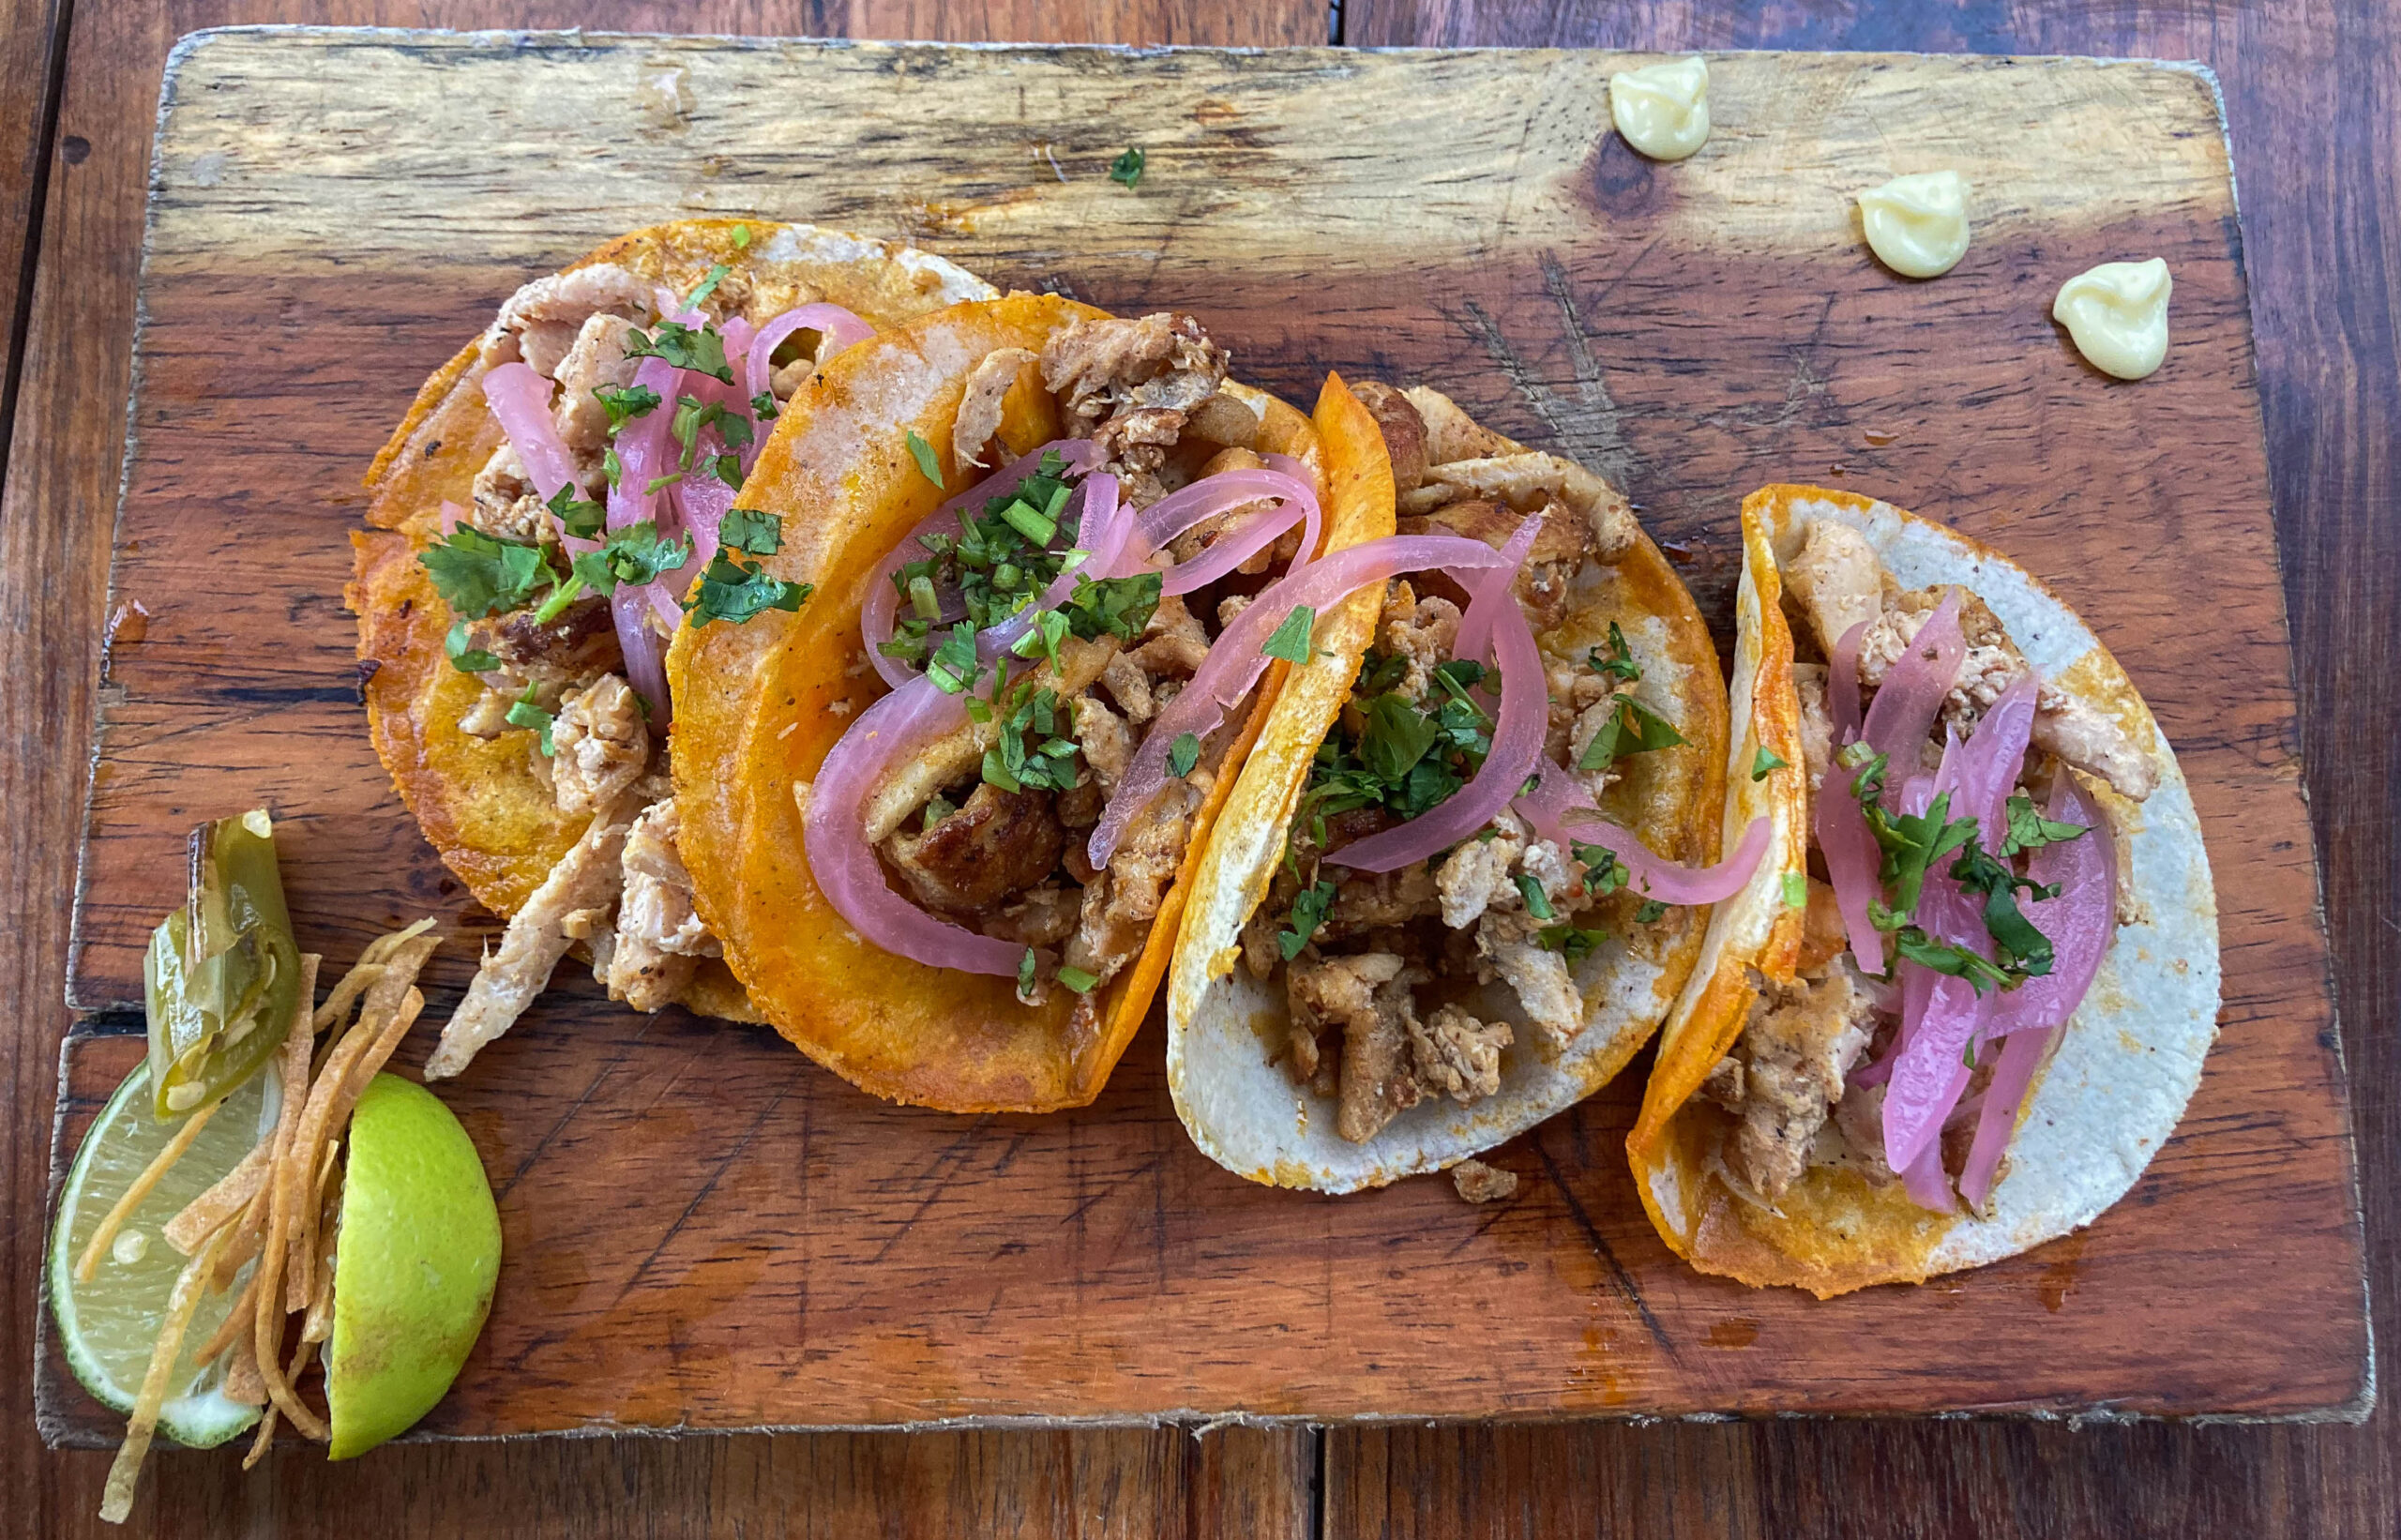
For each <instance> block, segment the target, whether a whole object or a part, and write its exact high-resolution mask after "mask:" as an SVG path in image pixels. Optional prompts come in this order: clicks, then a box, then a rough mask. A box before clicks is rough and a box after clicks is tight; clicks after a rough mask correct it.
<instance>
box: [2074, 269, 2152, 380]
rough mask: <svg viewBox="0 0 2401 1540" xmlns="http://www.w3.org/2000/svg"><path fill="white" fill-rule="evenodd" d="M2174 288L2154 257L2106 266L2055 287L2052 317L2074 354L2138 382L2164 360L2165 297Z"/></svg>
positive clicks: (2117, 374) (2123, 378)
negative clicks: (2057, 292)
mask: <svg viewBox="0 0 2401 1540" xmlns="http://www.w3.org/2000/svg"><path fill="white" fill-rule="evenodd" d="M2174 287H2175V284H2174V282H2173V281H2172V280H2171V279H2169V278H2168V276H2167V262H2166V261H2165V260H2163V259H2161V258H2159V257H2153V258H2152V259H2151V260H2150V261H2149V262H2105V263H2103V264H2101V265H2100V266H2098V267H2095V268H2093V269H2092V270H2091V271H2090V272H2085V273H2078V274H2076V277H2074V278H2072V279H2068V280H2067V281H2066V282H2065V283H2062V284H2061V285H2060V296H2059V298H2057V299H2055V300H2053V301H2051V319H2052V320H2054V321H2057V322H2058V323H2059V324H2060V325H2063V326H2065V327H2066V328H2067V334H2068V336H2069V337H2070V338H2072V339H2074V340H2075V342H2076V352H2078V353H2080V354H2082V355H2084V356H2085V357H2086V358H2088V359H2090V360H2091V364H2092V367H2093V368H2095V369H2097V370H2101V371H2102V372H2103V373H2105V374H2114V375H2116V376H2117V377H2118V378H2119V379H2121V380H2139V379H2141V378H2142V377H2143V376H2145V375H2147V374H2149V373H2151V372H2152V370H2156V369H2157V368H2158V367H2159V366H2160V364H2161V362H2162V361H2164V360H2165V359H2166V358H2167V296H2168V294H2169V292H2170V291H2171V290H2173V289H2174Z"/></svg>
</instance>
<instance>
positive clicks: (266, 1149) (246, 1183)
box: [159, 1132, 275, 1257]
mask: <svg viewBox="0 0 2401 1540" xmlns="http://www.w3.org/2000/svg"><path fill="white" fill-rule="evenodd" d="M274 1156H275V1136H274V1134H273V1133H272V1132H270V1133H269V1134H268V1136H267V1137H266V1138H265V1139H263V1140H259V1142H258V1143H257V1144H255V1145H253V1146H251V1148H250V1153H249V1155H244V1156H243V1157H242V1159H241V1162H240V1164H238V1165H236V1166H235V1167H234V1169H233V1170H230V1171H227V1172H226V1173H225V1174H224V1175H223V1176H220V1177H219V1178H218V1179H217V1183H216V1185H214V1186H212V1187H210V1188H209V1189H208V1190H207V1191H206V1192H204V1193H202V1194H201V1195H200V1196H199V1197H197V1198H195V1199H193V1200H191V1201H190V1202H189V1203H186V1204H185V1205H184V1207H183V1212H182V1213H180V1214H178V1215H175V1216H174V1218H172V1219H170V1220H168V1221H167V1223H166V1225H165V1227H164V1228H162V1229H161V1230H159V1234H161V1235H164V1236H165V1237H166V1238H167V1244H168V1245H169V1246H174V1248H175V1250H176V1251H178V1252H179V1253H181V1254H182V1255H184V1256H187V1257H189V1256H190V1255H191V1254H192V1253H193V1252H195V1251H197V1250H199V1249H200V1244H201V1243H202V1242H203V1241H204V1240H206V1239H208V1237H209V1236H210V1235H211V1234H213V1233H215V1231H216V1230H217V1228H218V1227H219V1226H220V1225H222V1224H224V1223H225V1222H226V1221H228V1220H231V1219H236V1218H239V1217H241V1215H242V1214H243V1212H244V1211H245V1210H247V1209H248V1208H249V1206H250V1200H251V1199H253V1198H255V1197H257V1196H258V1192H259V1188H260V1187H262V1186H264V1185H265V1183H266V1170H267V1166H268V1164H269V1162H270V1161H272V1160H273V1158H274Z"/></svg>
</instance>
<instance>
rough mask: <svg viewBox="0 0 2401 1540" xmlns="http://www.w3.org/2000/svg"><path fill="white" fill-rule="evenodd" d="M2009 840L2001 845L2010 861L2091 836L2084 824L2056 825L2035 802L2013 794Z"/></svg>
mask: <svg viewBox="0 0 2401 1540" xmlns="http://www.w3.org/2000/svg"><path fill="white" fill-rule="evenodd" d="M2008 810H2009V837H2008V838H2005V839H2003V840H2002V841H2001V857H2002V859H2004V860H2006V859H2007V858H2008V857H2010V856H2013V855H2016V853H2018V852H2020V851H2031V850H2033V849H2035V848H2037V847H2039V846H2043V845H2057V844H2060V843H2061V842H2062V841H2065V840H2069V839H2074V838H2076V836H2078V835H2081V834H2084V833H2086V832H2087V829H2086V826H2085V825H2083V824H2081V823H2053V822H2051V821H2050V820H2049V819H2047V818H2045V817H2044V816H2043V815H2042V814H2041V813H2039V812H2036V811H2035V810H2034V799H2033V798H2032V797H2030V796H2028V795H2027V794H2026V793H2023V792H2016V793H2011V794H2010V798H2009V803H2008Z"/></svg>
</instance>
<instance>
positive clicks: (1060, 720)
mask: <svg viewBox="0 0 2401 1540" xmlns="http://www.w3.org/2000/svg"><path fill="white" fill-rule="evenodd" d="M928 672H932V671H931V670H929V671H928ZM937 683H939V681H937ZM999 688H1000V687H999V686H997V685H996V686H995V687H994V689H995V693H997V692H998V690H999ZM1000 724H1001V727H1000V734H999V738H998V741H997V742H995V743H994V744H993V746H992V747H990V748H988V749H986V750H985V751H984V778H985V779H986V780H988V781H990V782H991V783H992V784H993V785H995V786H997V787H999V788H1000V789H1001V790H1002V791H1004V792H1021V791H1023V790H1025V789H1026V788H1027V787H1029V786H1031V787H1033V788H1034V789H1035V790H1036V791H1043V792H1065V791H1066V790H1068V789H1069V788H1071V787H1073V786H1074V785H1075V784H1076V753H1077V749H1076V741H1075V740H1074V739H1073V738H1068V737H1061V736H1058V735H1057V734H1058V732H1059V731H1060V730H1061V729H1063V728H1071V727H1072V723H1070V721H1069V720H1068V708H1067V706H1066V705H1065V703H1064V702H1061V701H1060V699H1059V697H1058V694H1057V692H1056V691H1053V690H1049V689H1035V688H1034V685H1033V681H1031V680H1027V681H1025V682H1024V683H1022V684H1020V685H1019V686H1018V687H1017V689H1016V691H1015V692H1014V693H1013V694H1012V695H1010V697H1009V699H1008V702H1007V709H1006V715H1004V716H1002V717H1000Z"/></svg>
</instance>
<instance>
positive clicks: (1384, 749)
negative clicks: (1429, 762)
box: [1359, 694, 1442, 783]
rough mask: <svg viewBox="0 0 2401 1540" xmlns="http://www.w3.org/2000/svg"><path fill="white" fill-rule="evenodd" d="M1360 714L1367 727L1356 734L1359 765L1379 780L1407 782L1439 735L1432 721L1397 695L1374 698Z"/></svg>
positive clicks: (1439, 731) (1440, 734)
mask: <svg viewBox="0 0 2401 1540" xmlns="http://www.w3.org/2000/svg"><path fill="white" fill-rule="evenodd" d="M1362 714H1363V715H1364V716H1365V717H1367V731H1365V732H1362V733H1360V735H1359V762H1360V763H1361V764H1362V765H1364V766H1366V767H1367V773H1368V774H1369V775H1372V776H1374V777H1376V778H1378V779H1379V780H1383V781H1388V782H1396V783H1397V782H1399V781H1402V780H1405V779H1407V778H1408V777H1409V773H1410V771H1412V770H1413V769H1415V768H1416V767H1417V762H1418V761H1420V760H1422V759H1424V758H1425V757H1426V753H1427V750H1428V749H1430V748H1432V747H1434V744H1435V741H1436V740H1437V739H1439V738H1440V737H1441V736H1442V728H1441V727H1440V726H1438V725H1437V724H1436V722H1435V720H1434V718H1432V717H1428V716H1427V715H1426V714H1425V713H1424V712H1422V711H1420V710H1418V709H1417V708H1416V707H1415V706H1413V705H1411V704H1410V703H1409V702H1408V700H1407V698H1406V697H1403V696H1400V695H1397V694H1393V695H1379V696H1377V697H1376V698H1375V699H1374V700H1372V701H1369V702H1367V704H1366V705H1365V706H1364V707H1363V708H1362Z"/></svg>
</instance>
